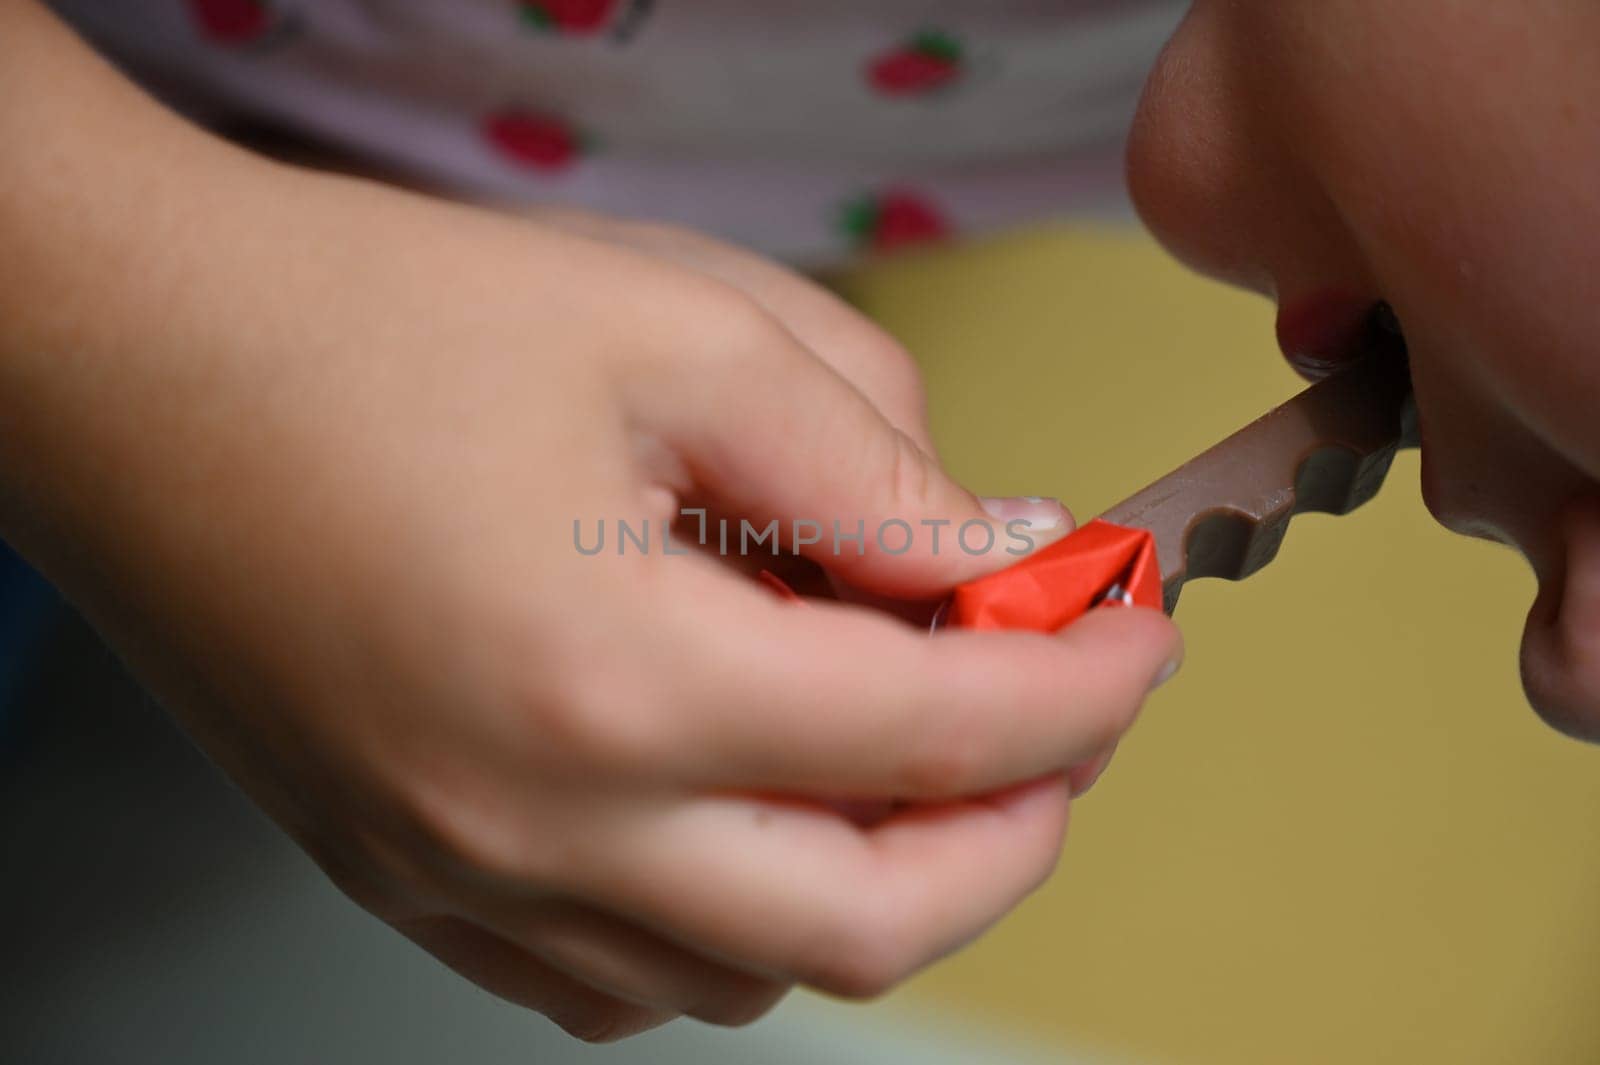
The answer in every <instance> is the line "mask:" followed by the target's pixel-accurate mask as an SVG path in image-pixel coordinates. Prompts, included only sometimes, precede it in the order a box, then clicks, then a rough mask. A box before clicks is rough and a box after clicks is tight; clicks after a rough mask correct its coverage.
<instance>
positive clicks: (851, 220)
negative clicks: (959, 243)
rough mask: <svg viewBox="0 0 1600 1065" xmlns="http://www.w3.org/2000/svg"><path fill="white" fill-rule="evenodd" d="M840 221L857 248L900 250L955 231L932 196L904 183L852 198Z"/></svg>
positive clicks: (872, 250)
mask: <svg viewBox="0 0 1600 1065" xmlns="http://www.w3.org/2000/svg"><path fill="white" fill-rule="evenodd" d="M840 221H841V226H842V228H843V229H844V232H845V235H846V236H848V237H849V238H850V241H851V244H852V246H853V247H854V248H855V250H857V251H871V252H880V253H881V252H892V251H899V250H901V249H904V248H910V247H914V246H916V245H920V244H932V243H936V242H938V241H942V240H947V239H949V237H950V235H951V231H952V227H951V225H950V222H949V220H948V219H947V218H946V217H945V215H944V212H942V211H940V210H939V208H938V207H937V206H936V205H935V204H934V203H933V201H932V200H930V199H928V198H927V197H926V196H924V195H922V194H920V193H918V192H915V191H913V190H911V189H908V188H904V187H896V188H890V189H886V190H884V191H883V192H880V193H874V194H871V195H867V196H863V197H861V198H860V199H857V200H854V201H852V202H851V203H849V204H847V205H845V209H844V213H843V216H842V218H841V220H840Z"/></svg>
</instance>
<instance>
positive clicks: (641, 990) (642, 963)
mask: <svg viewBox="0 0 1600 1065" xmlns="http://www.w3.org/2000/svg"><path fill="white" fill-rule="evenodd" d="M485 916H486V919H487V921H488V923H489V924H490V925H491V926H492V927H493V929H494V930H495V932H496V933H498V934H500V935H503V936H505V937H506V938H507V939H509V940H511V941H512V942H514V943H516V944H517V945H518V946H520V947H522V948H523V949H524V950H527V951H529V952H531V953H533V954H534V955H536V956H537V957H538V958H540V959H541V960H543V961H544V962H545V963H547V964H549V965H551V966H553V967H555V968H556V969H557V970H559V971H561V972H564V973H567V974H570V975H571V976H573V977H575V978H577V979H579V980H581V981H582V982H583V983H585V984H587V985H588V986H590V987H593V988H596V989H598V990H599V991H601V992H603V993H605V994H607V995H610V996H612V997H614V998H617V999H620V1000H622V1001H624V1002H628V1003H632V1004H634V1005H636V1006H644V1007H648V1008H651V1009H655V1010H662V1011H667V1012H672V1013H677V1014H683V1015H685V1016H689V1017H694V1018H695V1019H697V1020H701V1021H705V1022H707V1023H709V1024H722V1025H741V1024H748V1023H750V1022H751V1021H754V1020H755V1019H757V1018H758V1017H760V1016H762V1015H763V1014H765V1013H766V1012H767V1011H768V1010H770V1009H771V1008H772V1007H773V1006H775V1005H776V1004H777V1003H778V1001H779V1000H780V999H782V998H783V996H784V994H785V993H786V992H787V991H788V989H789V985H788V984H786V983H781V982H778V981H773V980H768V979H764V978H762V977H758V976H754V975H752V974H750V973H746V972H741V971H738V970H736V969H732V968H729V967H728V966H726V965H723V964H721V963H720V962H715V961H712V960H710V959H708V958H706V957H703V956H702V955H700V954H697V953H695V952H693V951H691V950H687V949H685V948H683V947H680V946H678V945H677V944H675V943H671V942H668V941H667V940H665V939H662V938H661V937H660V936H658V935H656V934H654V933H653V932H649V931H646V930H644V929H641V928H639V927H637V926H635V925H633V924H630V923H629V922H626V921H622V920H619V919H617V918H616V917H613V916H610V915H609V914H605V913H602V912H600V911H599V910H596V909H594V908H593V907H590V906H585V905H582V904H579V903H575V902H566V901H541V902H534V903H528V902H523V901H514V902H510V903H506V902H496V903H493V904H491V905H490V906H489V907H488V912H487V913H486V914H485Z"/></svg>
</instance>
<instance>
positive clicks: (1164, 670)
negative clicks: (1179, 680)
mask: <svg viewBox="0 0 1600 1065" xmlns="http://www.w3.org/2000/svg"><path fill="white" fill-rule="evenodd" d="M1181 665H1183V659H1181V658H1174V659H1172V660H1171V661H1169V662H1168V663H1167V664H1166V665H1164V666H1162V667H1161V670H1160V672H1158V673H1157V674H1156V676H1155V679H1154V680H1152V681H1151V682H1150V690H1151V691H1155V690H1156V689H1157V688H1159V687H1161V686H1162V685H1163V684H1165V683H1166V682H1167V681H1169V680H1171V679H1172V678H1173V677H1174V676H1175V675H1177V672H1178V667H1179V666H1181Z"/></svg>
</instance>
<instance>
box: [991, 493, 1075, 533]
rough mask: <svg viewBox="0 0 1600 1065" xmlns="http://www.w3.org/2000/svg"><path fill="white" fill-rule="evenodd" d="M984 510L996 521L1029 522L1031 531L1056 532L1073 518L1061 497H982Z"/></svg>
mask: <svg viewBox="0 0 1600 1065" xmlns="http://www.w3.org/2000/svg"><path fill="white" fill-rule="evenodd" d="M978 502H979V503H980V504H981V505H982V506H983V509H984V512H985V513H987V514H988V515H989V517H991V518H993V519H994V520H996V521H1001V522H1006V523H1010V522H1013V521H1022V522H1027V524H1028V531H1029V532H1040V533H1042V532H1054V531H1055V530H1057V529H1060V528H1061V527H1063V526H1064V525H1066V524H1067V523H1068V522H1069V521H1071V520H1072V515H1070V514H1068V513H1067V508H1066V507H1064V506H1062V505H1061V500H1059V499H1045V498H1043V497H1041V496H1012V497H1010V498H1007V499H994V498H987V499H980V500H978Z"/></svg>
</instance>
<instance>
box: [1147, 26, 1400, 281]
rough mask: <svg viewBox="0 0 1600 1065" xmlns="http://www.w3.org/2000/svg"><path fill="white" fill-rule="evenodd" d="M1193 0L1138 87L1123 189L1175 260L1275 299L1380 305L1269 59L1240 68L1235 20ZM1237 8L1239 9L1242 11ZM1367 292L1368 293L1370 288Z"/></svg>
mask: <svg viewBox="0 0 1600 1065" xmlns="http://www.w3.org/2000/svg"><path fill="white" fill-rule="evenodd" d="M1226 10H1228V9H1227V8H1226V6H1225V5H1212V4H1206V3H1197V4H1196V5H1195V6H1194V7H1193V8H1192V9H1191V10H1190V13H1189V17H1188V18H1187V19H1186V20H1185V22H1184V24H1183V26H1182V27H1181V28H1180V29H1179V31H1178V32H1177V34H1176V35H1174V37H1173V39H1172V40H1171V41H1170V42H1169V44H1168V46H1167V48H1166V50H1165V52H1163V54H1162V56H1161V59H1160V61H1159V62H1158V63H1157V65H1156V68H1155V70H1154V71H1153V72H1152V74H1151V76H1150V79H1149V81H1148V83H1147V84H1146V87H1145V93H1144V97H1143V100H1142V101H1141V103H1140V107H1139V114H1138V117H1137V119H1136V120H1135V122H1134V126H1133V131H1132V135H1131V139H1130V143H1129V149H1128V182H1129V190H1130V192H1131V194H1132V196H1133V199H1134V202H1135V204H1136V205H1137V207H1138V209H1139V213H1140V215H1141V216H1142V217H1143V219H1144V221H1145V223H1146V224H1147V225H1148V226H1149V227H1150V229H1151V231H1152V232H1153V233H1154V234H1155V236H1156V237H1157V238H1158V239H1159V240H1160V241H1161V242H1162V243H1163V244H1164V245H1166V247H1167V248H1168V250H1170V251H1171V252H1172V253H1173V254H1174V255H1175V256H1177V257H1178V258H1179V259H1181V260H1182V261H1183V262H1185V263H1187V264H1188V265H1190V266H1192V267H1194V268H1195V269H1197V270H1199V271H1201V272H1203V273H1206V274H1209V275H1211V276H1213V277H1216V278H1218V279H1219V280H1223V281H1228V282H1232V283H1234V284H1237V285H1241V286H1243V287H1245V288H1250V289H1253V290H1255V291H1258V292H1261V293H1262V294H1263V295H1267V296H1269V297H1274V298H1277V299H1279V300H1280V301H1284V302H1289V301H1295V300H1299V299H1303V298H1304V297H1306V296H1307V295H1308V294H1313V293H1318V292H1324V291H1327V290H1330V289H1337V290H1340V291H1345V292H1351V293H1358V294H1361V295H1369V294H1370V295H1371V298H1372V301H1373V302H1376V301H1377V300H1379V299H1381V298H1382V295H1383V294H1382V293H1381V292H1377V291H1376V290H1375V286H1373V285H1372V284H1371V282H1370V280H1369V278H1368V273H1367V268H1366V265H1365V263H1364V258H1363V256H1362V255H1361V254H1360V252H1359V251H1358V250H1357V247H1356V244H1355V241H1354V239H1353V238H1352V236H1351V234H1350V233H1349V231H1348V230H1347V228H1346V226H1345V224H1344V222H1343V220H1342V218H1341V215H1340V213H1339V211H1338V208H1337V205H1336V204H1335V203H1334V202H1333V200H1332V199H1331V197H1330V194H1329V190H1328V188H1327V187H1326V185H1325V183H1324V182H1323V180H1322V176H1321V175H1319V174H1318V173H1316V172H1315V169H1314V168H1312V167H1311V166H1310V165H1309V164H1308V162H1307V158H1308V157H1309V155H1310V154H1311V153H1309V152H1307V151H1306V150H1305V148H1306V147H1307V146H1306V145H1305V143H1304V142H1303V138H1304V137H1306V136H1307V135H1308V133H1307V131H1306V130H1305V128H1304V123H1303V122H1301V121H1298V120H1297V119H1296V116H1295V115H1294V113H1293V111H1292V109H1291V108H1290V107H1289V106H1288V105H1287V104H1286V103H1285V102H1284V101H1283V99H1282V97H1283V96H1284V95H1285V93H1284V92H1283V91H1282V87H1283V85H1284V84H1285V83H1284V81H1283V79H1284V78H1286V77H1289V76H1291V72H1290V71H1288V70H1285V69H1281V68H1278V64H1277V63H1276V62H1275V60H1274V58H1273V57H1272V56H1270V55H1262V54H1253V55H1251V56H1250V57H1249V62H1247V63H1241V62H1240V61H1239V56H1238V53H1239V52H1240V50H1241V42H1240V41H1239V40H1236V39H1231V38H1232V37H1235V36H1237V34H1238V31H1239V27H1238V26H1237V25H1236V23H1237V22H1238V20H1239V18H1241V17H1245V16H1243V15H1239V14H1238V13H1237V12H1235V16H1234V17H1233V18H1232V19H1231V20H1230V19H1228V18H1224V17H1222V16H1220V15H1219V14H1218V12H1219V11H1226ZM1239 10H1240V11H1247V10H1248V8H1247V7H1246V8H1241V9H1239ZM1369 290H1371V291H1370V292H1369Z"/></svg>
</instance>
